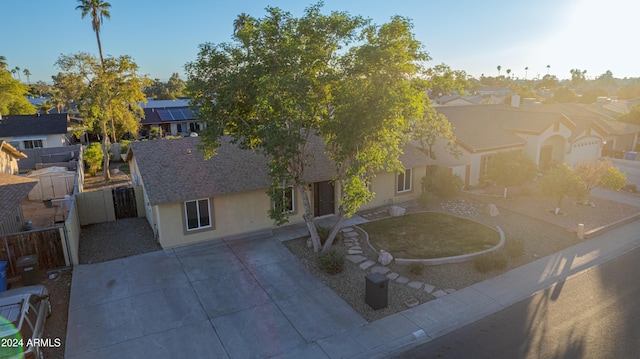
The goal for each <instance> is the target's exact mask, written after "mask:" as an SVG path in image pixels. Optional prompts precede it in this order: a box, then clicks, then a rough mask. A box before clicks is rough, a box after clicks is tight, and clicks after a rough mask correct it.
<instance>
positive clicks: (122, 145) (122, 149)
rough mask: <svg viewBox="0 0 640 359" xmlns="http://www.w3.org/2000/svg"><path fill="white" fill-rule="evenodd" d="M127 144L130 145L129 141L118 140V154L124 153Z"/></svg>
mask: <svg viewBox="0 0 640 359" xmlns="http://www.w3.org/2000/svg"><path fill="white" fill-rule="evenodd" d="M129 145H131V141H129V140H122V141H120V154H122V155H124V154H126V153H127V151H128V150H129Z"/></svg>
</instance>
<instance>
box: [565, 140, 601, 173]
mask: <svg viewBox="0 0 640 359" xmlns="http://www.w3.org/2000/svg"><path fill="white" fill-rule="evenodd" d="M600 154H601V148H600V139H597V138H586V139H583V140H580V141H578V142H575V143H573V144H572V145H571V154H570V156H569V158H570V161H569V165H571V166H573V165H575V164H576V163H577V162H580V161H588V160H594V159H596V158H598V157H600Z"/></svg>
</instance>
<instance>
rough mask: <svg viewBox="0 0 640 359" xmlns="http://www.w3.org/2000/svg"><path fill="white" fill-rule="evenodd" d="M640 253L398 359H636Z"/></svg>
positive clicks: (639, 330)
mask: <svg viewBox="0 0 640 359" xmlns="http://www.w3.org/2000/svg"><path fill="white" fill-rule="evenodd" d="M638 274H640V249H635V250H632V251H630V252H627V253H626V254H624V255H621V256H619V257H618V258H616V259H614V260H611V261H609V262H607V263H605V264H603V265H601V266H597V267H594V268H592V269H590V270H587V271H585V272H582V273H580V274H577V275H575V276H573V277H570V278H569V279H567V280H566V281H565V282H560V283H557V284H555V285H553V286H551V287H550V288H548V289H547V290H545V291H542V292H539V293H537V294H535V295H534V296H532V297H530V298H528V299H525V300H523V301H520V302H518V303H516V304H515V305H513V306H511V307H509V308H507V309H504V310H502V311H500V312H497V313H495V314H494V315H491V316H489V317H486V318H484V319H482V320H479V321H477V322H475V323H473V324H471V325H468V326H466V327H463V328H461V329H459V330H457V331H455V332H452V333H450V334H448V335H445V336H443V337H440V338H439V339H436V340H434V341H431V342H429V343H426V344H423V345H421V346H418V347H415V348H413V349H411V350H409V351H406V352H404V353H402V354H400V355H397V356H395V357H396V358H509V359H512V358H637V357H638V353H640V281H639V280H638Z"/></svg>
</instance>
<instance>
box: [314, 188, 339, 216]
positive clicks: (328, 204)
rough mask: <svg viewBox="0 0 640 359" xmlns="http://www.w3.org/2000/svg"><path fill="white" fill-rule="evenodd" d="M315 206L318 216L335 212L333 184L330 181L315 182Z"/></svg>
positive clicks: (315, 213)
mask: <svg viewBox="0 0 640 359" xmlns="http://www.w3.org/2000/svg"><path fill="white" fill-rule="evenodd" d="M313 206H314V215H315V216H316V217H319V216H324V215H326V214H333V208H334V191H333V184H331V183H329V181H324V182H316V183H314V184H313Z"/></svg>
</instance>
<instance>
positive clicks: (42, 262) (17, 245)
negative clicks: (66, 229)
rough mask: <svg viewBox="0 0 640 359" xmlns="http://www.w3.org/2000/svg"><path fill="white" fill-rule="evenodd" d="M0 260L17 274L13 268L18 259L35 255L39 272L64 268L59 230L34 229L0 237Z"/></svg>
mask: <svg viewBox="0 0 640 359" xmlns="http://www.w3.org/2000/svg"><path fill="white" fill-rule="evenodd" d="M0 240H2V241H3V242H2V246H3V247H4V248H0V260H2V261H8V262H9V264H10V265H9V267H10V268H8V270H10V271H11V272H12V273H13V274H17V273H18V271H17V268H16V266H15V264H16V261H17V260H18V258H20V257H23V256H26V255H31V254H37V255H38V264H39V266H40V270H42V271H45V270H48V269H55V268H61V267H64V266H66V262H65V257H64V249H63V247H62V246H63V241H62V238H61V236H60V228H48V229H36V230H33V231H27V232H21V233H14V234H10V235H3V236H0Z"/></svg>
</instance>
